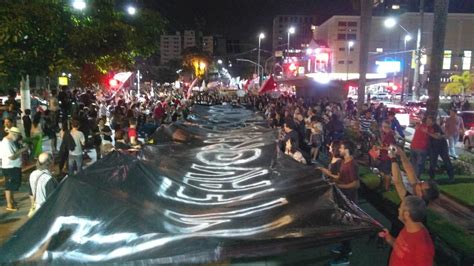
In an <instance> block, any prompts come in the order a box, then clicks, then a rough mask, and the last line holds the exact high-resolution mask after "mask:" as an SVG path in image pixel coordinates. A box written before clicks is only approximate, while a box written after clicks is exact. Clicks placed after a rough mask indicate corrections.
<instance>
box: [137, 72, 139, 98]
mask: <svg viewBox="0 0 474 266" xmlns="http://www.w3.org/2000/svg"><path fill="white" fill-rule="evenodd" d="M137 94H138V97H140V70H137Z"/></svg>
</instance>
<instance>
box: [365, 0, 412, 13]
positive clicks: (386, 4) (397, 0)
mask: <svg viewBox="0 0 474 266" xmlns="http://www.w3.org/2000/svg"><path fill="white" fill-rule="evenodd" d="M413 2H417V3H416V4H418V1H413ZM412 4H414V3H412ZM408 7H409V0H374V9H373V14H374V15H393V14H402V13H405V12H406V11H407V10H408Z"/></svg>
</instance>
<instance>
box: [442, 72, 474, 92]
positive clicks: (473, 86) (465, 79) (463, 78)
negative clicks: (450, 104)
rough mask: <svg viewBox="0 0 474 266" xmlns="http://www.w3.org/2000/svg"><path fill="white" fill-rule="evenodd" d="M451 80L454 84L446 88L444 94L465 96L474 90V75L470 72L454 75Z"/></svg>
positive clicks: (449, 84) (451, 83) (447, 85)
mask: <svg viewBox="0 0 474 266" xmlns="http://www.w3.org/2000/svg"><path fill="white" fill-rule="evenodd" d="M451 80H452V82H450V83H448V84H446V86H445V87H444V93H445V94H447V95H458V94H463V93H464V94H465V93H470V92H472V91H473V90H474V75H473V74H471V73H469V71H465V72H464V73H462V74H461V75H453V76H451Z"/></svg>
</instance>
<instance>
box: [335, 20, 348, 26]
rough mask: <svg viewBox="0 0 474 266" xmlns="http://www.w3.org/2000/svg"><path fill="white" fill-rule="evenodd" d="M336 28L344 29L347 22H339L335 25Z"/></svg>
mask: <svg viewBox="0 0 474 266" xmlns="http://www.w3.org/2000/svg"><path fill="white" fill-rule="evenodd" d="M337 26H339V27H346V26H347V22H345V21H339V22H338V23H337Z"/></svg>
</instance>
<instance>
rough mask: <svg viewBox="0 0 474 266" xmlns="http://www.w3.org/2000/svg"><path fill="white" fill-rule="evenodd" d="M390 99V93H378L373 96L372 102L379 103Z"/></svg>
mask: <svg viewBox="0 0 474 266" xmlns="http://www.w3.org/2000/svg"><path fill="white" fill-rule="evenodd" d="M391 99H392V95H391V94H390V93H386V92H379V93H377V94H375V95H374V96H373V97H372V100H374V101H375V100H379V101H390V100H391Z"/></svg>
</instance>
